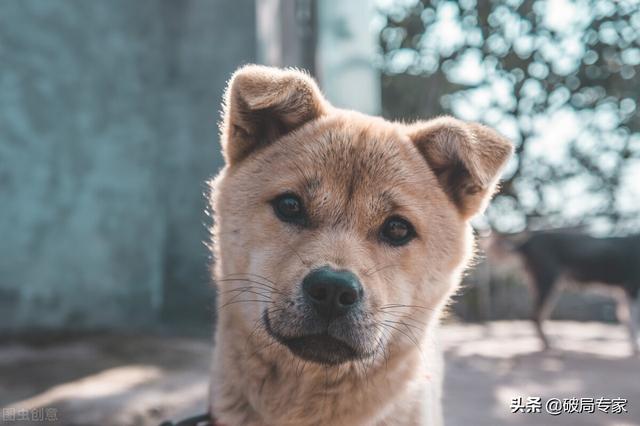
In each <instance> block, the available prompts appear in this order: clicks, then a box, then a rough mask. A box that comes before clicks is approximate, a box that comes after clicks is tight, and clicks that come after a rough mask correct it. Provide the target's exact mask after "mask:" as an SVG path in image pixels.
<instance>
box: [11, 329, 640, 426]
mask: <svg viewBox="0 0 640 426" xmlns="http://www.w3.org/2000/svg"><path fill="white" fill-rule="evenodd" d="M552 324H553V326H552V327H549V329H550V330H554V331H552V333H551V335H552V336H553V337H554V340H555V341H556V346H557V349H556V350H553V351H551V352H548V353H540V352H538V350H537V348H538V342H537V341H536V339H535V337H534V335H533V330H532V329H531V327H530V325H529V324H528V323H526V322H495V323H491V324H489V325H487V326H481V325H447V326H446V327H445V328H444V330H443V336H442V337H443V341H444V347H445V356H446V360H447V375H446V380H445V416H446V420H447V425H453V426H457V425H461V426H463V425H464V426H466V425H473V426H497V425H518V426H528V425H536V426H539V425H541V426H555V425H567V426H568V425H579V426H595V425H602V426H604V425H606V426H631V425H640V359H637V358H630V357H629V349H628V345H627V342H626V339H625V334H624V331H623V329H622V328H621V327H619V326H614V325H604V324H598V323H572V322H553V323H552ZM208 359H209V345H208V342H206V341H202V340H195V339H177V338H171V339H169V338H158V337H135V338H134V337H126V338H124V337H113V336H93V337H89V338H83V339H71V340H66V341H56V342H55V343H48V344H40V345H37V346H34V345H27V344H23V343H9V344H3V345H0V406H2V407H4V408H3V411H2V416H3V417H4V420H5V422H4V423H3V422H2V421H1V420H2V417H0V424H16V425H20V426H25V425H31V424H33V425H42V424H43V422H42V421H40V420H38V418H39V416H42V417H46V416H53V415H55V417H56V418H57V419H58V423H57V424H61V425H69V426H72V425H101V426H108V425H121V426H128V425H132V426H133V425H136V426H138V425H140V426H146V425H157V424H158V423H159V421H160V420H161V419H164V418H166V417H173V416H184V415H187V414H189V413H193V412H197V411H201V410H204V407H205V398H204V396H205V395H206V392H207V384H206V374H207V369H208ZM519 396H520V397H523V398H524V399H525V400H526V397H528V396H539V397H542V400H543V401H546V400H547V399H548V398H552V397H557V398H569V397H596V398H597V397H609V398H616V397H622V398H626V399H628V405H627V409H628V411H629V413H628V414H624V415H614V414H604V413H598V414H571V415H568V414H561V415H559V416H550V415H547V414H542V413H541V414H523V413H519V414H511V410H510V406H511V400H512V398H514V397H519ZM46 408H53V409H54V410H55V411H53V410H49V411H45V409H46ZM41 409H42V410H41ZM26 410H29V411H26ZM31 410H35V411H31ZM12 416H15V417H16V418H20V417H23V418H24V417H26V418H30V419H31V421H29V420H21V421H16V422H15V423H13V422H10V421H8V420H9V419H10V418H11V417H12ZM44 424H46V423H44Z"/></svg>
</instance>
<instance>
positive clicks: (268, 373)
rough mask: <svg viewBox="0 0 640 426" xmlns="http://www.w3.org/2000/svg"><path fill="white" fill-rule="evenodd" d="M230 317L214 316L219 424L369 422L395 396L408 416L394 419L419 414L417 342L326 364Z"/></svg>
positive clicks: (388, 411)
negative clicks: (257, 337) (259, 336)
mask: <svg viewBox="0 0 640 426" xmlns="http://www.w3.org/2000/svg"><path fill="white" fill-rule="evenodd" d="M229 321H233V319H232V316H231V315H222V316H221V318H220V319H219V324H218V327H217V332H216V346H215V348H214V362H213V371H212V386H211V391H212V396H211V398H212V407H211V408H212V411H213V413H214V415H215V416H216V417H217V418H219V419H220V421H222V422H223V423H225V424H229V425H236V424H237V425H240V424H242V425H247V426H266V425H269V426H271V425H278V426H286V425H315V424H334V425H358V424H375V423H376V422H378V421H380V419H382V418H386V417H388V416H390V415H394V416H397V415H398V414H396V413H392V412H393V411H395V410H394V407H395V406H398V405H399V401H402V405H403V410H400V411H401V412H402V415H403V416H409V417H407V418H406V421H405V422H400V423H402V424H411V423H412V422H411V417H410V416H412V415H416V416H417V415H418V414H417V413H415V411H416V410H420V406H422V404H423V398H424V395H422V394H423V392H424V387H425V386H430V380H431V378H430V377H428V376H429V372H428V371H429V370H428V369H427V368H425V365H424V362H423V360H424V359H423V356H424V354H423V353H421V349H420V348H418V347H413V348H412V349H409V350H407V349H406V348H405V349H404V350H394V349H392V348H389V349H388V350H387V352H386V353H385V354H383V355H380V359H376V360H366V359H365V360H362V361H361V362H349V363H346V364H344V365H341V366H335V367H327V366H322V365H319V364H314V363H309V362H305V361H302V360H300V359H297V358H295V357H294V356H293V355H291V354H289V353H287V352H286V350H284V348H282V347H277V346H273V345H279V343H275V342H274V343H272V345H271V346H266V345H265V344H264V342H262V343H257V342H256V341H254V339H252V333H253V331H251V330H238V328H239V327H238V325H237V323H235V326H234V327H229V326H228V324H225V323H228V322H229ZM230 330H233V331H230ZM272 346H273V347H272ZM429 346H431V345H429ZM274 353H277V354H278V355H277V356H276V357H274ZM431 359H433V358H431ZM416 378H417V379H418V380H416ZM434 387H437V384H436V386H434ZM345 396H348V397H345ZM408 404H414V405H415V409H414V410H411V409H407V405H408ZM394 422H397V419H395V420H394Z"/></svg>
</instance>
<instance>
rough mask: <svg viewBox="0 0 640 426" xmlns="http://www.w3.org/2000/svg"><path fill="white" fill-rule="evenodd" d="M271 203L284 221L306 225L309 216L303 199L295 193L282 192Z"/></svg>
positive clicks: (279, 217)
mask: <svg viewBox="0 0 640 426" xmlns="http://www.w3.org/2000/svg"><path fill="white" fill-rule="evenodd" d="M271 204H272V205H273V210H274V211H275V213H276V216H278V219H280V220H281V221H283V222H289V223H295V224H298V225H304V224H305V223H306V221H307V216H306V214H305V211H304V207H303V205H302V201H301V200H300V198H299V197H298V196H297V195H295V194H282V195H280V196H278V197H276V198H275V199H274V200H273V201H272V202H271Z"/></svg>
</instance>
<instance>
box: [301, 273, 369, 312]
mask: <svg viewBox="0 0 640 426" xmlns="http://www.w3.org/2000/svg"><path fill="white" fill-rule="evenodd" d="M302 290H303V292H304V296H305V298H306V299H307V301H308V302H309V303H310V304H311V305H312V306H313V307H314V308H315V310H316V312H317V313H318V315H320V317H322V318H324V319H327V320H332V319H335V318H338V317H340V316H342V315H344V314H346V313H347V312H349V310H351V309H352V308H354V307H355V306H357V305H358V303H359V302H360V300H361V299H362V293H363V291H362V285H360V281H359V280H358V277H356V276H355V275H354V274H353V273H351V272H349V271H344V270H342V271H337V270H335V269H332V268H330V267H328V266H324V267H322V268H319V269H315V270H313V271H311V272H310V273H309V274H308V275H307V276H306V277H305V278H304V279H303V280H302Z"/></svg>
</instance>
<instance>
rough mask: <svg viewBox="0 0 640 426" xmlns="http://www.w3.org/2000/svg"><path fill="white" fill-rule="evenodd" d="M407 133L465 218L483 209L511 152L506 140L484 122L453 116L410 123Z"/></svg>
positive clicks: (511, 149)
mask: <svg viewBox="0 0 640 426" xmlns="http://www.w3.org/2000/svg"><path fill="white" fill-rule="evenodd" d="M408 134H409V138H410V139H411V140H412V141H413V143H414V144H415V146H416V147H417V148H418V150H419V151H420V153H422V155H423V156H424V158H425V160H426V161H427V163H428V164H429V166H430V167H431V169H432V170H433V171H434V173H435V174H436V176H437V178H438V181H439V183H440V185H441V187H442V189H444V191H445V192H446V194H447V196H448V197H449V198H450V199H451V200H452V201H453V203H454V204H455V205H456V207H457V208H458V210H459V211H460V214H461V215H462V216H463V217H464V218H465V219H468V218H470V217H472V216H473V215H475V214H476V213H478V212H479V211H481V210H482V209H484V207H485V205H486V203H487V202H488V200H489V198H491V196H492V195H493V192H494V190H495V187H496V182H497V181H498V178H499V177H500V171H501V169H502V167H503V166H504V164H505V163H506V162H507V160H508V159H509V157H510V156H511V153H512V152H513V147H512V145H511V143H510V142H509V141H507V140H506V139H505V138H504V137H502V136H501V135H499V134H498V133H497V132H496V131H494V130H492V129H490V128H488V127H486V126H483V125H481V124H478V123H465V122H463V121H461V120H457V119H455V118H453V117H439V118H436V119H433V120H430V121H426V122H419V123H416V124H413V125H411V126H409V129H408Z"/></svg>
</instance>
